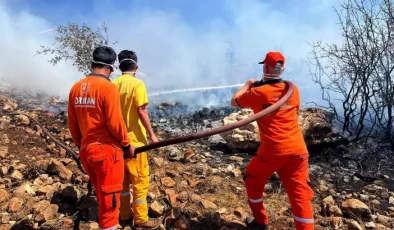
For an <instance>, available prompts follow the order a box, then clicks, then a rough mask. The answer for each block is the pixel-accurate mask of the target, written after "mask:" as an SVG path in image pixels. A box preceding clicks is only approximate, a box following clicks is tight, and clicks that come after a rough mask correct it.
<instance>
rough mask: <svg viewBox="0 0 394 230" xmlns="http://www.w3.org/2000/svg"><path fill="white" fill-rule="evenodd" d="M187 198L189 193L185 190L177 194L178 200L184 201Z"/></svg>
mask: <svg viewBox="0 0 394 230" xmlns="http://www.w3.org/2000/svg"><path fill="white" fill-rule="evenodd" d="M188 199H189V194H188V193H187V192H186V191H182V192H180V193H179V194H178V200H179V201H180V202H182V203H185V202H186V201H187V200H188Z"/></svg>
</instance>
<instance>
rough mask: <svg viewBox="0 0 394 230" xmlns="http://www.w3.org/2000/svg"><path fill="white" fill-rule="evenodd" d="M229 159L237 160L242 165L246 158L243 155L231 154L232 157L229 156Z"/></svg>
mask: <svg viewBox="0 0 394 230" xmlns="http://www.w3.org/2000/svg"><path fill="white" fill-rule="evenodd" d="M229 160H231V161H235V162H237V163H238V164H240V165H242V164H243V160H244V159H243V158H242V157H239V156H231V157H229Z"/></svg>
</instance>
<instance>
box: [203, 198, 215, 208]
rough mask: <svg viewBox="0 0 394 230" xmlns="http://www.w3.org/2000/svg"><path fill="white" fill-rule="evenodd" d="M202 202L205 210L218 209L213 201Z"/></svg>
mask: <svg viewBox="0 0 394 230" xmlns="http://www.w3.org/2000/svg"><path fill="white" fill-rule="evenodd" d="M200 202H201V204H202V206H203V207H204V208H205V209H217V206H216V204H214V203H213V202H211V201H209V200H206V199H202V200H201V201H200Z"/></svg>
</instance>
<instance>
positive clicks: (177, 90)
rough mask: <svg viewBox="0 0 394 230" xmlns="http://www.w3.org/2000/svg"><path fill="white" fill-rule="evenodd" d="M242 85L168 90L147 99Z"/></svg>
mask: <svg viewBox="0 0 394 230" xmlns="http://www.w3.org/2000/svg"><path fill="white" fill-rule="evenodd" d="M243 85H244V84H237V85H223V86H211V87H200V88H189V89H176V90H168V91H162V92H154V93H151V94H148V96H149V97H154V96H159V95H164V94H174V93H185V92H193V91H206V90H212V89H224V88H235V87H240V86H243Z"/></svg>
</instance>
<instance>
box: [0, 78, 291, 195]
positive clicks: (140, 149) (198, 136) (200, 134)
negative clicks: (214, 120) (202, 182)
mask: <svg viewBox="0 0 394 230" xmlns="http://www.w3.org/2000/svg"><path fill="white" fill-rule="evenodd" d="M284 83H286V84H287V92H286V93H285V95H283V97H282V98H281V99H279V100H278V101H277V102H276V103H274V104H273V105H272V106H270V107H268V108H266V109H264V110H262V111H260V112H259V113H256V114H253V115H252V116H250V117H248V118H245V119H243V120H240V121H237V122H234V123H231V124H227V125H224V126H221V127H218V128H214V129H210V130H206V131H203V132H198V133H193V134H189V135H185V136H180V137H175V138H171V139H167V140H163V141H160V142H157V143H153V144H149V145H145V146H142V147H138V148H136V149H135V151H134V157H135V156H136V155H137V154H138V153H142V152H146V151H149V150H152V149H157V148H161V147H164V146H168V145H173V144H178V143H182V142H187V141H192V140H196V139H201V138H205V137H209V136H212V135H215V134H218V133H223V132H226V131H229V130H232V129H236V128H239V127H241V126H244V125H246V124H249V123H251V122H253V121H256V120H258V119H260V118H262V117H264V116H267V115H268V114H270V113H272V112H274V111H276V110H278V109H279V108H280V107H281V106H282V105H283V104H284V103H285V102H287V101H288V100H289V98H290V97H291V95H292V94H293V91H294V85H293V83H291V82H290V81H284ZM0 115H5V116H12V115H24V116H27V117H28V118H29V119H30V120H32V121H34V123H36V124H37V125H38V126H39V127H40V128H42V130H43V131H44V133H45V134H46V135H48V137H49V138H50V139H52V140H53V141H54V142H55V143H56V144H58V145H59V146H60V147H62V148H64V149H65V150H66V151H67V152H68V153H69V154H70V155H71V157H72V158H73V159H74V160H75V161H76V162H77V164H78V168H79V169H80V170H81V172H84V170H83V167H82V165H81V162H80V161H79V155H78V154H77V153H76V152H75V151H74V150H72V149H71V148H70V147H68V146H67V145H65V144H64V143H62V142H60V141H59V140H57V139H56V138H55V137H54V136H53V135H52V134H51V133H50V132H49V131H48V130H47V129H46V128H45V127H44V126H43V125H42V124H41V123H40V122H38V121H37V120H36V119H35V118H34V117H32V116H30V115H28V114H24V113H18V112H15V113H3V114H2V113H1V111H0ZM88 194H92V185H91V183H90V181H89V183H88Z"/></svg>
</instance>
